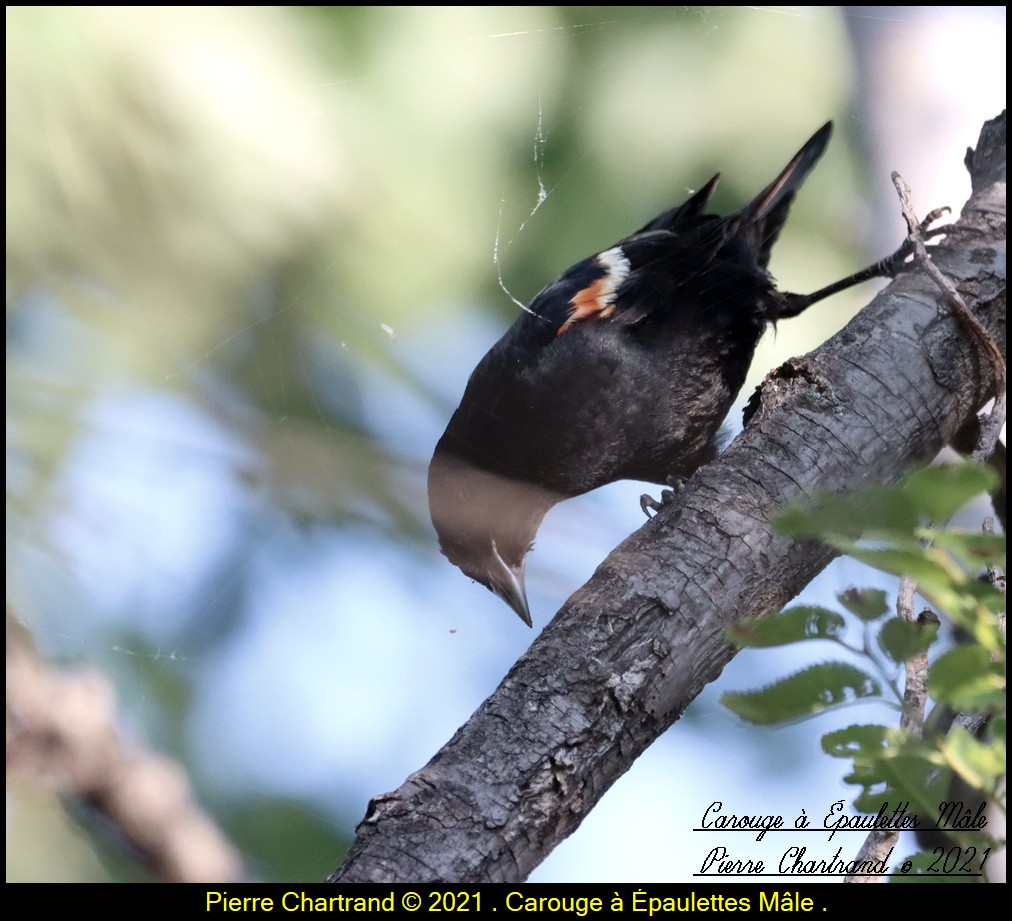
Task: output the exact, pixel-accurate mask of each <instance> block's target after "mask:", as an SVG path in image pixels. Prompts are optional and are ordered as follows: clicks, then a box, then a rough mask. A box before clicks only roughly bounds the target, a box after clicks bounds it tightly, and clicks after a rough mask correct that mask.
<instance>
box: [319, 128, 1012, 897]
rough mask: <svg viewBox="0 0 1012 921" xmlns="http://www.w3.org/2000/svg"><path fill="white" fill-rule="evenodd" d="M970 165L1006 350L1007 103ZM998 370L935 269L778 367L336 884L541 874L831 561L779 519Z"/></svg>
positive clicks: (968, 297) (388, 799) (851, 477)
mask: <svg viewBox="0 0 1012 921" xmlns="http://www.w3.org/2000/svg"><path fill="white" fill-rule="evenodd" d="M967 166H968V168H969V169H970V171H971V176H972V179H973V194H972V197H971V199H970V201H969V202H968V203H967V205H966V207H965V208H964V210H963V213H962V215H961V217H960V220H959V221H958V223H957V224H956V225H955V226H954V227H953V228H952V230H951V232H950V233H949V235H948V236H947V238H946V239H945V241H944V243H943V244H941V245H940V246H938V247H935V248H934V249H933V250H932V251H931V252H932V258H933V260H934V262H935V263H936V265H937V266H938V267H939V269H941V271H942V272H943V273H944V275H945V276H946V277H947V278H948V279H949V280H951V281H952V282H953V284H954V285H955V287H956V288H957V289H958V291H959V293H960V295H961V297H962V299H963V300H964V301H965V302H966V304H967V305H968V306H969V308H970V309H971V310H972V311H973V313H974V315H975V316H976V318H977V319H978V320H979V321H980V323H981V324H982V325H983V327H984V328H985V329H986V330H987V332H988V333H989V334H990V336H991V338H992V339H993V340H994V341H995V342H997V343H1000V346H1001V347H1002V348H1004V344H1005V249H1004V247H1005V239H1004V234H1005V185H1004V183H1005V115H1004V113H1002V115H1001V116H1000V117H999V118H997V119H995V120H994V121H992V122H989V123H988V124H987V125H985V127H984V129H983V131H982V133H981V137H980V140H979V143H978V147H977V150H976V151H975V152H971V153H970V154H968V156H967ZM993 381H994V375H993V374H992V370H991V365H990V364H989V363H988V360H987V358H986V357H984V356H983V355H982V354H981V352H980V350H979V347H978V345H977V343H976V341H975V340H973V339H971V338H970V337H969V336H968V335H967V334H966V332H965V330H964V327H963V326H962V325H961V324H960V322H959V321H958V320H957V319H955V318H953V316H952V315H951V314H950V311H949V309H948V307H947V306H946V301H945V298H944V296H943V295H942V294H941V293H940V291H939V289H938V288H937V287H936V285H935V284H934V282H933V281H931V279H930V278H928V277H927V275H926V274H925V273H924V272H923V271H921V269H920V268H914V269H912V270H911V271H909V272H907V273H905V274H903V275H902V276H901V277H899V278H898V279H897V280H896V281H894V282H893V283H892V284H891V285H890V286H889V287H888V288H887V289H886V290H885V291H883V292H882V293H881V294H880V295H879V296H878V297H876V298H875V299H874V301H873V302H872V303H871V304H870V305H869V306H868V307H867V308H866V309H865V310H864V311H862V312H861V314H860V315H859V316H858V317H856V318H855V319H854V320H853V321H852V322H851V323H850V324H849V325H848V326H847V327H846V328H845V329H844V330H842V331H841V332H840V333H838V334H837V335H836V336H834V337H833V338H832V339H831V340H830V341H829V342H827V343H826V344H825V345H824V346H822V347H821V348H820V349H818V350H817V351H815V352H812V353H811V354H809V355H806V356H804V357H802V358H797V359H794V360H792V361H789V362H787V363H786V364H784V365H783V366H781V367H780V368H778V369H777V370H776V371H774V372H772V373H771V374H770V375H769V376H768V377H767V379H766V381H765V382H764V383H763V385H762V386H761V387H760V388H759V390H758V391H757V394H756V396H754V397H753V400H752V402H751V403H750V405H749V409H748V411H747V417H748V419H747V421H748V424H747V427H746V428H745V431H744V432H743V433H742V434H741V435H740V436H739V437H738V438H737V439H735V441H734V443H733V444H732V445H731V446H730V447H729V448H728V449H727V451H725V452H724V453H723V454H722V455H721V456H720V458H718V459H717V460H716V461H715V462H714V463H712V464H710V465H709V466H707V467H704V468H703V469H701V470H699V471H698V472H697V473H696V474H695V475H694V476H693V477H692V479H691V480H690V481H689V483H688V485H687V486H686V488H685V489H684V491H682V492H681V493H680V494H679V495H678V497H677V499H676V501H675V502H674V503H673V504H672V505H670V506H668V507H666V508H665V509H664V510H663V511H662V512H661V513H660V514H658V515H657V516H656V517H655V518H653V519H651V520H650V521H649V522H647V523H646V524H645V525H644V526H643V527H642V528H640V530H639V531H637V532H636V533H635V534H633V535H632V536H631V537H629V538H628V539H627V540H626V541H624V542H623V543H622V544H621V545H620V546H619V547H618V548H617V549H616V550H615V551H614V552H612V554H611V555H610V556H609V557H608V558H607V559H606V560H605V561H604V562H603V563H602V564H601V566H600V567H599V568H598V570H597V572H596V573H595V574H594V576H593V578H592V579H591V580H590V581H589V582H588V583H587V584H586V585H584V586H583V587H582V588H581V589H579V590H578V591H577V592H576V593H575V594H574V595H573V596H572V597H571V598H570V599H569V600H568V601H567V602H566V604H565V605H564V606H563V608H562V609H561V610H560V611H559V613H558V614H557V615H556V617H555V618H554V619H553V620H552V622H551V623H550V624H549V625H548V626H547V627H546V628H545V629H544V631H543V632H542V633H541V635H540V636H539V637H538V639H537V640H536V641H535V643H534V644H533V645H532V646H531V648H530V649H529V650H528V652H527V653H526V654H525V655H524V656H523V657H522V658H521V659H520V660H519V661H518V662H517V663H516V665H514V667H513V668H512V669H511V670H510V672H509V674H508V675H507V676H506V678H505V679H504V680H503V682H502V684H501V685H500V686H499V688H498V689H497V690H496V691H495V693H494V694H493V695H492V696H491V697H490V698H489V699H488V700H486V701H485V703H483V704H482V705H481V707H479V709H478V711H477V712H476V713H475V714H474V716H472V717H471V719H470V720H469V721H468V722H467V723H466V724H465V725H464V726H463V727H461V728H460V729H459V730H458V731H457V733H456V734H455V735H454V737H453V738H452V739H451V740H450V741H449V742H448V743H447V744H446V746H445V747H444V748H443V749H442V750H441V751H440V752H438V753H437V754H436V755H435V757H434V758H433V759H432V760H431V761H430V762H429V763H428V764H427V765H426V766H425V767H423V768H422V769H421V770H419V771H416V772H415V773H413V774H412V775H411V776H410V777H408V778H407V780H406V781H405V782H404V784H403V785H402V786H401V787H400V788H399V789H398V790H396V791H395V792H393V793H387V794H384V795H382V796H379V797H376V798H374V799H373V800H372V801H371V802H370V804H369V808H368V812H367V814H366V817H365V819H364V820H363V821H362V823H361V824H360V825H359V827H358V834H357V838H356V841H355V843H354V844H353V846H352V848H351V850H350V851H349V853H348V856H347V858H346V859H345V861H344V863H343V864H342V865H341V867H340V868H339V869H338V870H337V871H336V872H335V873H334V874H333V876H332V877H331V880H332V881H334V882H353V881H385V882H389V881H397V880H402V881H405V880H411V881H458V882H477V881H513V880H519V879H522V878H524V877H525V876H526V875H527V874H528V873H530V871H531V870H532V869H533V868H534V867H535V866H537V864H538V863H540V861H541V860H542V859H543V858H544V857H545V855H546V854H547V853H548V852H549V851H551V849H552V848H553V847H554V846H555V845H556V844H558V843H559V842H560V841H561V840H562V839H563V838H565V837H566V836H567V835H569V834H570V833H571V832H573V831H574V830H575V829H576V828H577V826H578V825H579V824H580V822H581V821H582V820H583V817H584V816H585V815H586V814H587V813H588V812H589V811H590V809H591V808H593V806H594V804H595V803H596V802H597V801H598V799H600V797H601V796H602V795H603V794H604V792H605V791H606V790H607V789H608V788H609V787H610V786H611V784H612V783H614V782H615V780H616V779H617V778H618V777H619V776H620V775H621V774H623V773H624V772H625V771H627V770H628V769H629V767H630V766H631V765H632V763H633V761H635V759H636V758H637V756H638V755H639V754H640V753H641V752H643V751H644V750H645V749H646V748H647V746H649V745H650V744H651V743H652V742H653V741H654V740H655V739H656V738H657V737H658V736H659V735H660V734H661V733H663V732H664V731H665V730H666V729H667V728H668V727H669V726H670V725H671V724H672V723H673V722H675V720H677V719H678V717H679V716H680V715H681V714H682V712H683V711H684V710H685V708H686V707H687V706H688V704H689V703H690V702H691V701H692V700H693V699H694V698H695V697H696V695H697V694H698V693H699V692H700V691H701V690H702V688H703V687H704V686H705V685H706V684H707V683H709V682H711V681H713V680H714V679H715V678H716V677H717V676H718V675H719V674H720V672H721V670H722V669H723V667H724V666H725V665H726V664H727V662H728V661H729V660H730V659H731V658H732V657H733V656H734V654H735V651H736V650H734V649H733V648H731V647H730V646H729V645H728V644H727V643H726V642H725V640H724V639H723V636H722V630H723V628H724V627H725V626H727V625H729V624H731V623H734V622H736V621H738V620H741V619H742V618H745V617H756V616H759V615H761V614H763V613H765V612H766V611H769V610H771V609H778V608H780V607H782V606H783V605H784V604H785V603H786V602H788V601H789V600H790V599H791V598H793V597H794V596H795V595H796V594H797V593H798V592H799V591H800V590H801V589H802V588H804V586H805V585H807V584H808V582H809V581H810V580H811V579H812V578H814V576H815V575H817V574H818V573H819V572H820V571H821V570H822V569H823V568H824V567H825V566H826V564H827V563H828V562H829V561H830V559H831V558H832V556H833V553H832V551H830V550H829V549H827V548H826V547H824V546H822V545H820V544H817V543H812V542H809V543H798V542H795V541H791V540H788V539H786V538H783V537H780V536H778V535H777V534H775V533H774V532H773V529H772V527H771V526H770V519H771V517H772V516H773V515H774V514H775V513H776V512H777V511H779V510H780V509H781V508H782V507H783V506H784V505H785V504H786V503H787V502H788V501H789V500H791V499H795V498H798V497H799V496H802V495H804V494H806V493H809V492H811V491H813V490H831V491H838V490H841V489H844V488H848V487H854V486H858V485H860V484H862V483H866V482H881V481H889V480H895V479H897V478H898V477H899V476H901V475H902V473H903V472H904V471H905V470H906V469H907V468H908V467H909V466H910V465H911V464H913V463H916V462H922V461H927V460H930V459H931V458H932V457H933V456H934V455H935V453H936V452H937V451H938V450H939V449H940V448H941V447H942V446H943V445H945V444H946V443H947V442H948V440H949V439H950V438H951V437H952V436H953V434H954V433H955V432H956V431H957V429H959V427H960V426H961V425H962V424H963V423H964V422H965V421H966V419H967V418H968V417H969V416H970V415H971V414H972V413H974V412H975V411H976V410H977V409H978V408H979V407H980V406H981V405H982V404H983V403H984V402H985V401H986V400H987V399H988V398H989V397H990V396H992V395H993V394H992V390H993Z"/></svg>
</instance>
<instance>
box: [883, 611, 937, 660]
mask: <svg viewBox="0 0 1012 921" xmlns="http://www.w3.org/2000/svg"><path fill="white" fill-rule="evenodd" d="M936 636H938V623H937V621H936V622H935V623H925V624H920V623H916V622H913V621H909V620H903V619H902V618H899V617H891V618H889V620H887V621H886V622H885V623H884V624H882V629H881V630H880V631H879V634H878V644H879V647H880V648H881V649H882V651H883V652H884V653H885V654H886V655H887V656H889V658H890V659H892V660H893V661H894V662H906V661H907V659H912V658H913V657H914V656H916V655H920V653H922V652H925V651H926V650H927V648H928V647H929V646H930V645H931V644H932V643H933V642H934V641H935V637H936Z"/></svg>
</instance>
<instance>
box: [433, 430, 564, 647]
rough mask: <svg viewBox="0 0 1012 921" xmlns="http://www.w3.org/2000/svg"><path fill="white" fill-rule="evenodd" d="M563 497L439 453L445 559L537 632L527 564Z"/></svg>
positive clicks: (439, 521) (436, 520)
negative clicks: (538, 535) (526, 577)
mask: <svg viewBox="0 0 1012 921" xmlns="http://www.w3.org/2000/svg"><path fill="white" fill-rule="evenodd" d="M558 499H559V497H558V496H556V495H554V494H553V493H550V492H548V491H547V490H545V489H542V488H541V487H538V486H534V485H532V484H530V483H525V482H523V481H518V480H514V479H511V478H509V477H506V476H502V475H500V474H497V473H492V472H489V471H488V470H484V469H482V468H480V467H478V466H476V465H475V464H472V463H470V462H468V461H464V460H461V459H460V458H458V457H456V456H454V455H453V454H450V453H449V452H447V451H445V450H440V448H439V447H437V448H436V453H435V455H434V456H433V458H432V463H431V465H430V466H429V512H430V514H431V515H432V524H433V525H434V526H435V529H436V534H437V535H438V536H439V546H440V549H441V550H442V551H443V555H444V556H446V558H447V559H448V560H449V561H450V562H451V563H453V565H454V566H457V567H458V568H459V569H460V570H461V572H463V573H464V575H466V576H469V577H470V578H472V579H474V580H475V581H477V582H480V583H481V584H482V585H484V586H485V587H486V588H487V589H488V590H489V591H490V592H492V593H493V594H494V595H497V596H498V597H499V598H501V599H502V600H503V601H505V602H506V604H508V605H509V606H510V607H511V608H512V609H513V610H514V611H516V613H517V615H518V616H519V617H520V619H521V620H522V621H523V622H524V623H525V624H527V626H528V627H530V626H531V612H530V608H529V607H528V605H527V592H526V589H525V587H524V562H525V560H526V558H527V553H528V551H530V549H531V547H533V546H534V535H535V534H536V533H537V530H538V525H539V524H541V519H542V518H544V516H545V513H546V512H547V511H548V509H549V508H551V507H552V505H554V504H555V503H556V502H557V501H558Z"/></svg>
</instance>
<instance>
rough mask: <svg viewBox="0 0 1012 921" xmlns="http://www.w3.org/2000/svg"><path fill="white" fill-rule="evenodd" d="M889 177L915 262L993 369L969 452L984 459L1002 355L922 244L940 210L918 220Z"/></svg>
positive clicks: (1001, 381) (1001, 412)
mask: <svg viewBox="0 0 1012 921" xmlns="http://www.w3.org/2000/svg"><path fill="white" fill-rule="evenodd" d="M892 178H893V185H894V186H895V187H896V193H897V195H899V199H900V207H901V208H902V210H903V219H904V220H905V221H906V222H907V231H908V239H909V240H910V243H911V245H912V246H913V250H914V259H915V260H916V261H917V263H918V264H919V265H921V266H923V268H924V270H925V271H926V272H927V273H928V275H929V277H930V278H931V280H932V281H933V282H934V283H935V284H936V285H938V287H939V288H940V289H941V290H942V292H943V293H944V294H945V296H946V297H947V298H948V301H949V304H950V305H951V306H952V309H953V312H954V313H955V314H956V317H957V318H958V319H959V321H960V322H961V323H962V324H963V326H964V327H966V329H967V330H968V331H969V333H970V335H971V336H972V337H973V338H974V339H975V340H976V342H977V344H978V345H979V346H980V349H981V351H982V352H983V353H984V355H985V356H986V357H987V360H988V362H989V363H990V365H991V369H992V371H993V373H994V405H993V406H992V407H991V412H990V413H989V414H988V415H987V422H986V423H983V424H981V427H980V440H979V441H978V442H977V446H976V447H975V448H974V450H973V454H972V455H971V457H972V458H973V459H974V460H975V461H979V462H981V463H985V462H986V461H987V459H988V458H989V457H990V456H991V454H992V452H993V451H994V446H995V444H997V442H998V437H999V435H1000V434H1001V429H1002V426H1003V425H1004V424H1005V400H1006V396H1005V384H1006V369H1005V359H1004V358H1003V357H1002V354H1001V350H1000V349H999V348H998V345H997V343H996V342H995V341H994V339H992V338H991V336H990V334H989V333H988V331H987V330H986V329H984V327H983V326H982V325H981V323H980V321H979V320H978V319H977V318H976V317H975V316H974V315H973V313H972V312H971V310H970V308H969V307H967V306H966V301H964V300H963V298H962V296H961V295H960V293H959V292H958V291H957V290H956V286H955V285H953V284H952V282H951V281H949V279H947V278H946V277H945V276H944V275H943V274H942V273H941V271H940V270H939V268H938V266H936V265H935V263H934V262H933V261H932V259H931V256H930V255H929V253H928V249H927V247H926V246H925V245H924V231H925V225H926V224H929V223H931V221H932V219H933V218H934V217H937V216H938V214H939V213H940V212H936V211H933V212H932V213H931V214H930V215H929V216H928V218H927V220H926V221H924V222H923V223H922V222H920V221H918V220H917V215H916V213H915V212H914V206H913V203H912V202H911V200H910V188H909V186H907V184H906V183H905V182H904V181H903V177H902V176H901V175H900V174H899V173H895V172H894V173H893V174H892Z"/></svg>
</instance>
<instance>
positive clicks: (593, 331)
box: [429, 123, 905, 625]
mask: <svg viewBox="0 0 1012 921" xmlns="http://www.w3.org/2000/svg"><path fill="white" fill-rule="evenodd" d="M831 129H832V125H831V124H828V123H827V124H826V125H824V126H823V127H822V128H820V129H819V131H817V132H816V133H815V134H814V135H813V136H812V137H811V139H809V140H808V142H807V143H806V144H805V145H804V146H803V147H802V148H801V150H800V151H798V153H797V154H796V155H795V156H794V158H793V159H792V160H791V162H790V163H788V164H787V166H786V167H785V168H784V170H783V171H782V172H781V173H780V175H779V176H777V178H776V179H774V180H773V182H771V183H770V184H769V185H768V186H767V187H766V188H765V189H763V191H762V192H760V193H759V195H758V196H756V198H755V199H753V201H751V202H750V203H749V204H748V205H746V206H745V207H744V208H743V209H742V210H741V211H739V212H738V213H737V214H734V215H732V216H730V217H724V218H721V217H716V216H714V215H709V214H706V213H705V209H706V206H707V204H708V202H709V199H710V197H711V195H712V194H713V191H714V189H715V188H716V186H717V181H718V179H719V174H718V175H716V176H714V177H713V178H712V179H711V180H710V181H709V182H707V183H706V184H705V185H704V186H703V187H702V188H701V189H700V190H699V191H698V192H696V193H695V194H694V195H692V196H691V197H690V198H689V199H688V200H687V201H686V202H685V203H684V204H681V205H679V206H678V207H676V208H672V209H671V210H669V211H665V212H664V213H663V214H661V215H659V216H658V217H656V218H654V220H652V221H650V223H648V224H647V225H646V226H644V227H642V228H641V229H640V230H638V231H636V233H634V234H632V235H631V236H629V237H626V238H625V239H624V240H621V241H620V242H618V243H616V244H615V245H614V246H612V247H609V248H608V249H606V250H603V251H602V252H600V253H597V254H596V255H594V256H591V257H589V258H588V259H584V260H583V261H582V262H579V263H577V264H576V265H574V266H572V267H571V268H569V269H567V270H566V272H564V273H563V274H562V275H561V276H560V277H559V278H558V279H557V280H556V281H553V282H552V283H551V284H549V285H548V286H547V287H546V288H544V289H543V290H542V291H541V292H540V293H539V294H538V295H537V296H536V297H535V298H534V300H533V301H531V303H530V306H529V307H527V308H526V309H525V310H524V311H523V313H521V315H520V316H519V317H518V318H517V320H516V322H515V323H514V324H513V325H512V326H511V327H510V329H509V330H508V331H507V332H506V334H505V335H504V336H503V337H502V338H501V339H500V340H499V341H498V342H497V343H496V344H495V345H494V346H493V347H492V349H491V350H490V351H489V352H488V354H487V355H486V356H485V357H484V358H483V359H482V360H481V361H480V362H479V364H478V366H477V367H476V368H475V370H474V372H473V373H472V375H471V377H470V380H469V381H468V383H467V388H466V389H465V391H464V395H463V398H462V399H461V402H460V406H459V408H458V409H457V410H456V412H455V413H454V414H453V417H452V418H451V419H450V422H449V424H448V425H447V427H446V431H445V433H444V434H443V436H442V438H440V439H439V443H438V444H437V445H436V450H435V454H434V456H433V458H432V463H431V465H430V467H429V508H430V511H431V514H432V521H433V524H434V525H435V528H436V532H437V534H438V536H439V543H440V547H441V549H442V552H443V553H444V554H445V555H446V557H447V558H448V559H449V560H450V562H451V563H453V564H454V565H456V566H458V567H459V568H460V569H461V570H462V571H463V572H464V573H465V574H466V575H468V576H470V577H471V578H473V579H476V580H477V581H478V582H481V583H482V584H483V585H485V586H486V587H488V588H489V589H490V590H491V591H493V592H495V594H497V595H498V596H499V597H500V598H502V599H503V600H504V601H506V602H507V603H508V604H509V605H510V606H511V607H512V608H513V609H514V610H515V611H516V612H517V614H518V615H519V616H520V618H521V619H522V620H523V621H524V622H525V623H527V624H528V625H530V623H531V619H530V611H529V608H528V605H527V598H526V593H525V590H524V560H525V558H526V555H527V552H528V551H529V550H530V549H531V547H532V545H533V540H534V536H535V533H536V532H537V529H538V527H539V525H540V524H541V520H542V518H543V517H544V515H545V513H546V512H547V511H548V509H549V508H551V507H552V505H554V504H555V503H556V502H559V501H561V500H563V499H567V498H570V497H571V496H577V495H580V494H581V493H585V492H588V491H589V490H592V489H595V488H597V487H598V486H602V485H604V484H605V483H611V482H614V481H616V480H623V479H633V480H645V481H648V482H651V483H664V482H666V481H668V480H669V479H670V478H671V477H672V476H675V477H678V478H685V477H688V476H690V475H691V474H692V473H693V472H694V471H695V470H696V469H697V468H698V467H699V466H700V465H702V464H705V463H706V462H707V461H709V460H711V459H712V458H713V457H714V456H715V455H716V453H717V449H718V432H719V430H720V426H721V423H722V422H723V420H724V417H725V416H726V415H727V412H728V410H729V409H730V407H731V404H732V403H733V402H734V399H735V397H736V396H737V394H738V391H739V390H740V389H741V387H742V385H743V383H744V381H745V376H746V374H747V372H748V368H749V365H750V363H751V361H752V356H753V353H754V352H755V348H756V345H757V344H758V342H759V339H760V338H761V336H762V334H763V332H764V330H765V329H766V326H767V324H769V323H774V322H776V321H777V320H778V319H781V318H783V317H788V316H795V315H796V314H798V313H800V312H801V311H802V310H804V309H805V308H806V307H807V306H809V305H810V304H811V303H814V302H815V301H816V300H819V299H821V298H822V297H825V296H826V295H827V294H830V293H833V292H835V291H838V290H840V289H841V288H843V287H847V286H848V285H850V284H853V283H855V282H857V281H860V280H863V279H864V278H868V277H872V276H873V275H881V274H895V271H896V270H897V268H898V266H899V264H901V263H902V259H903V257H904V256H905V251H900V252H898V253H897V254H896V255H895V256H894V257H892V258H891V259H890V260H883V262H882V263H879V264H877V265H876V266H873V267H871V268H870V269H867V270H865V272H862V273H858V274H857V275H855V276H851V277H850V278H848V279H845V280H844V281H842V282H838V283H837V284H835V285H832V286H830V287H829V288H826V289H823V290H822V291H819V292H816V293H815V294H813V295H807V296H802V295H794V294H787V293H783V292H779V291H777V289H776V286H775V283H774V280H773V278H772V277H771V276H770V274H769V272H768V271H767V265H768V263H769V258H770V249H771V247H772V246H773V244H774V243H775V242H776V239H777V237H778V235H779V233H780V230H781V228H782V227H783V225H784V222H785V220H786V219H787V213H788V210H789V208H790V204H791V202H792V201H793V199H794V195H795V193H796V191H797V189H798V188H799V187H800V186H801V184H802V182H803V181H804V179H805V177H806V176H807V175H808V173H809V172H810V171H811V169H812V167H813V166H814V165H815V163H816V161H817V160H818V159H819V157H820V156H821V155H822V153H823V151H824V150H825V147H826V144H827V142H828V140H829V136H830V133H831Z"/></svg>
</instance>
